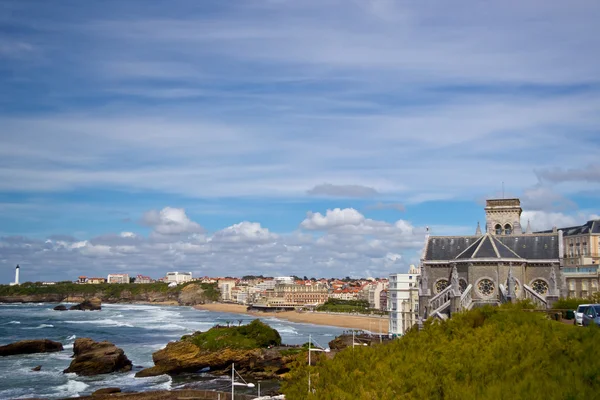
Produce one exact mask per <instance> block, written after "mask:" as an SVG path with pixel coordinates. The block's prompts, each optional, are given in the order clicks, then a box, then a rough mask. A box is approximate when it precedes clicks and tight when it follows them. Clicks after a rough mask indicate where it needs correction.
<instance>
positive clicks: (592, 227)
mask: <svg viewBox="0 0 600 400" xmlns="http://www.w3.org/2000/svg"><path fill="white" fill-rule="evenodd" d="M560 230H561V231H563V235H564V236H574V235H585V234H588V233H600V219H594V220H591V221H588V222H586V223H585V224H583V225H580V226H571V227H568V228H560ZM549 232H552V231H551V230H550V231H542V232H538V233H549Z"/></svg>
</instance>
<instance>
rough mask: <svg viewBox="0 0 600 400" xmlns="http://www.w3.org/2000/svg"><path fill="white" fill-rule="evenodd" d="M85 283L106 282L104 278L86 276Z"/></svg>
mask: <svg viewBox="0 0 600 400" xmlns="http://www.w3.org/2000/svg"><path fill="white" fill-rule="evenodd" d="M85 283H88V284H92V285H97V284H100V283H106V278H96V277H94V278H87V279H86V282H85Z"/></svg>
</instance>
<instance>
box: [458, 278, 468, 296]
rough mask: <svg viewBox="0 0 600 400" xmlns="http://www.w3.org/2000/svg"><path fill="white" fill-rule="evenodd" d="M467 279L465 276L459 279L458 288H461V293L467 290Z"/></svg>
mask: <svg viewBox="0 0 600 400" xmlns="http://www.w3.org/2000/svg"><path fill="white" fill-rule="evenodd" d="M467 286H469V285H467V281H465V280H464V279H463V278H460V279H459V280H458V288H459V290H460V292H461V293H463V292H464V291H465V289H466V288H467Z"/></svg>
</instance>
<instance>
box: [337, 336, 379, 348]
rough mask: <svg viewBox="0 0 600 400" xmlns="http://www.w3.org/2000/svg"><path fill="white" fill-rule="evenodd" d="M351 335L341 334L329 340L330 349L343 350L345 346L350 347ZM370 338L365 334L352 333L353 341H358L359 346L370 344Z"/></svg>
mask: <svg viewBox="0 0 600 400" xmlns="http://www.w3.org/2000/svg"><path fill="white" fill-rule="evenodd" d="M352 340H353V336H352V335H349V334H343V335H340V336H338V337H336V338H335V339H333V340H332V341H331V342H329V348H330V349H331V350H343V349H345V348H346V347H352ZM371 341H372V338H371V337H370V336H369V335H367V334H360V335H354V343H357V344H358V343H360V346H364V345H365V344H366V345H367V346H370V345H371Z"/></svg>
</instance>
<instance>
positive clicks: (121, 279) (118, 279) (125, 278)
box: [106, 274, 129, 283]
mask: <svg viewBox="0 0 600 400" xmlns="http://www.w3.org/2000/svg"><path fill="white" fill-rule="evenodd" d="M106 282H107V283H129V274H108V277H107V278H106Z"/></svg>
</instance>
